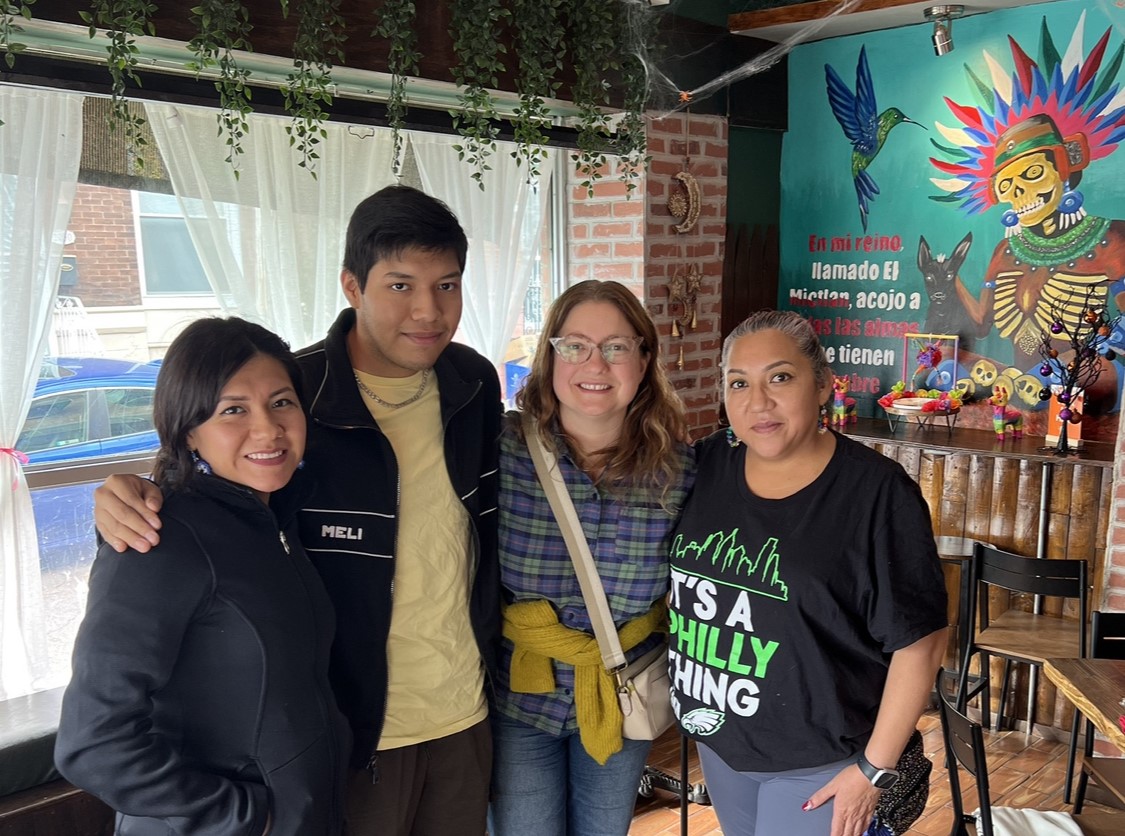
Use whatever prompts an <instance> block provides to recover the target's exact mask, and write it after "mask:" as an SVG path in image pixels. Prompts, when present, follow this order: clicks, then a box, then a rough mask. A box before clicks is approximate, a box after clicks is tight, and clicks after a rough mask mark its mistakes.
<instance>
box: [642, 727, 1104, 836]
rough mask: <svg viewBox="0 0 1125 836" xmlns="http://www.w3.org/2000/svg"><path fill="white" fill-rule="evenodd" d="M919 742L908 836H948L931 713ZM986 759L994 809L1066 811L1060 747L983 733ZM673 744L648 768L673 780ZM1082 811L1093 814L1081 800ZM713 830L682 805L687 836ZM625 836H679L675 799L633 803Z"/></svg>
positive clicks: (703, 816)
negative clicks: (916, 803) (922, 752)
mask: <svg viewBox="0 0 1125 836" xmlns="http://www.w3.org/2000/svg"><path fill="white" fill-rule="evenodd" d="M919 728H921V729H922V732H923V738H924V741H925V747H926V755H927V756H929V758H930V760H931V761H932V762H933V765H934V771H933V777H932V780H931V783H930V800H929V803H928V804H927V805H926V811H925V812H924V813H923V814H922V817H921V818H920V819H919V820H918V821H917V822H916V823H915V825H914V827H913V828H912V829H911V830H910V831H909V832H910V833H912V834H919V835H920V836H921V835H922V834H924V836H949V833H950V831H951V829H952V827H953V812H952V808H951V807H950V789H949V779H948V777H947V776H946V772H945V768H944V766H943V760H944V758H943V756H942V741H941V723H940V722H939V720H938V716H937V712H936V711H931V712H927V713H926V714H925V715H924V716H923V717H922V721H921V723H920V724H919ZM985 740H986V748H987V754H988V773H989V781H990V783H991V788H992V803H993V805H995V806H1008V807H1033V808H1036V809H1039V810H1069V809H1070V808H1069V806H1068V805H1066V804H1063V800H1062V787H1063V773H1064V772H1065V771H1066V744H1065V743H1059V742H1056V741H1053V740H1047V739H1044V738H1043V737H1040V736H1038V735H1028V734H1026V733H1024V732H1016V731H1006V732H985ZM679 763H680V755H679V738H678V736H677V735H676V734H675V733H674V732H673V733H671V734H669V735H665V736H664V737H662V738H661V739H660V740H658V741H657V742H656V745H655V746H654V747H653V751H652V755H651V756H650V757H649V764H650V765H652V766H655V767H657V768H659V769H663V770H665V771H666V772H670V773H672V774H674V775H677V776H678V775H679ZM689 766H690V768H691V769H690V773H689V775H690V781H691V782H692V783H698V782H701V781H702V780H703V776H702V773H701V772H700V771H699V763H698V760H697V758H696V757H695V750H694V748H692V749H691V750H690V756H689ZM962 785H963V787H965V788H972V789H969V790H968V791H967V792H966V797H965V805H966V809H968V810H970V811H971V810H974V809H976V807H977V802H976V791H975V785H974V784H973V781H972V778H970V777H968V775H967V774H965V773H964V772H962ZM1086 809H1089V810H1096V809H1099V808H1098V805H1097V804H1093V803H1091V801H1090V800H1089V797H1087V802H1086ZM722 832H723V831H722V830H721V829H720V828H719V822H718V819H717V818H715V813H714V810H713V809H712V808H711V807H704V806H701V805H699V804H689V805H688V833H689V834H690V836H719V834H721V833H722ZM629 833H630V836H679V833H680V808H679V799H678V798H677V797H674V796H673V795H671V794H670V793H667V792H663V791H660V790H657V791H656V793H655V794H654V795H653V797H652V798H647V799H646V798H641V799H638V801H637V808H636V813H635V814H634V816H633V826H632V827H631V828H630V829H629Z"/></svg>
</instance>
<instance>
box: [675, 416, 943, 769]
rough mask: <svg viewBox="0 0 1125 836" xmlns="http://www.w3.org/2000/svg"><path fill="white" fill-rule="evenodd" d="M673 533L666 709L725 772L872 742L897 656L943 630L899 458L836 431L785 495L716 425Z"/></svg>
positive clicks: (928, 535) (935, 579)
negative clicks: (823, 453) (764, 484)
mask: <svg viewBox="0 0 1125 836" xmlns="http://www.w3.org/2000/svg"><path fill="white" fill-rule="evenodd" d="M697 453H698V474H697V479H696V483H695V489H694V491H693V493H692V495H691V497H690V498H689V499H688V502H687V505H686V507H685V509H684V512H683V515H682V517H681V519H680V523H679V525H678V526H677V528H676V531H675V534H674V536H673V541H672V550H671V558H670V561H671V569H672V592H671V604H670V609H671V647H670V653H669V664H670V666H671V674H672V697H673V705H674V706H675V708H676V711H677V714H678V716H679V718H680V724H681V726H682V727H683V729H684V731H685V732H686V733H687V734H689V735H691V736H692V737H694V738H696V739H697V740H700V741H702V742H703V743H706V744H707V745H708V746H709V747H711V748H712V749H713V750H715V752H717V753H718V755H719V756H720V757H722V759H723V760H724V761H726V763H727V764H728V765H729V766H731V767H732V768H733V769H736V770H739V771H744V772H745V771H750V772H780V771H784V770H788V769H799V768H805V767H812V766H821V765H823V764H827V763H832V762H834V761H837V760H841V759H843V758H846V757H849V756H850V755H852V754H854V753H855V752H857V751H859V750H860V748H861V747H863V746H864V745H865V744H866V743H867V740H868V738H869V737H870V736H871V730H872V728H873V727H874V724H875V716H876V714H877V712H878V709H879V701H880V699H881V697H882V692H883V685H884V683H885V682H886V676H887V667H888V665H889V664H890V658H891V654H892V653H893V652H894V651H896V650H899V649H901V648H903V647H907V646H908V645H911V644H913V643H914V642H915V641H917V640H919V639H921V638H923V637H924V636H927V635H929V634H930V633H932V632H934V631H935V630H938V629H941V628H942V627H944V626H946V623H947V619H946V609H945V606H946V594H945V583H944V581H943V578H942V573H941V565H940V563H939V561H938V556H937V549H936V547H935V545H934V537H933V531H932V528H931V525H930V513H929V510H928V508H927V506H926V502H925V500H924V499H923V497H922V493H921V491H920V490H919V488H918V485H917V484H916V483H915V482H914V480H912V479H911V478H910V477H909V476H907V474H906V472H905V471H904V470H903V469H902V467H901V466H899V464H898V463H897V462H894V461H892V460H891V459H888V458H886V457H885V456H883V455H881V454H879V453H877V452H875V451H873V450H870V449H868V448H867V447H864V446H863V445H862V444H859V443H857V442H855V441H852V440H851V439H848V438H846V437H844V436H837V438H836V451H835V453H834V454H833V456H832V459H831V460H830V461H829V463H828V466H827V467H826V468H825V469H824V472H823V473H822V474H821V475H820V476H819V477H818V478H817V479H816V480H815V481H814V482H813V483H812V484H811V485H809V486H807V487H805V488H803V489H802V490H800V491H798V492H797V493H796V494H794V495H792V496H790V497H786V498H785V499H762V498H761V497H758V496H755V495H754V494H752V493H751V492H750V489H749V488H748V487H747V485H746V479H745V477H744V463H745V457H746V448H745V446H741V445H740V446H739V447H737V448H734V449H732V448H731V447H730V445H729V444H728V443H727V440H726V436H725V434H722V433H717V434H715V435H713V436H711V437H710V438H708V439H705V440H704V441H702V442H700V444H699V445H698V450H697Z"/></svg>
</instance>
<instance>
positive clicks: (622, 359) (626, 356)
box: [550, 334, 645, 365]
mask: <svg viewBox="0 0 1125 836" xmlns="http://www.w3.org/2000/svg"><path fill="white" fill-rule="evenodd" d="M644 339H645V338H644V337H610V338H609V339H608V340H603V341H602V342H600V343H592V342H590V341H589V340H588V339H586V338H585V337H577V336H575V335H573V334H567V335H566V336H565V337H551V339H550V343H551V347H552V348H554V349H555V353H556V354H557V355H559V359H561V360H562V361H563V362H564V363H574V364H578V363H585V362H586V361H587V360H589V359H590V358H591V357H593V356H594V349H595V348H596V349H597V350H598V351H600V352H601V354H602V357H604V358H605V361H606V362H607V363H613V364H615V365H617V364H620V363H628V362H629V360H631V359H632V358H633V355H634V354H636V353H637V351H639V350H640V347H641V344H642V343H644Z"/></svg>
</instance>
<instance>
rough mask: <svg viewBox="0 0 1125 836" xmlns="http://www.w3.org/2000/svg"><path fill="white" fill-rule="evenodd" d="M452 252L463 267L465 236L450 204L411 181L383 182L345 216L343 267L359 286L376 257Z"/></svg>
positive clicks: (363, 284)
mask: <svg viewBox="0 0 1125 836" xmlns="http://www.w3.org/2000/svg"><path fill="white" fill-rule="evenodd" d="M411 248H415V249H419V250H422V251H424V252H428V253H438V252H446V251H451V252H453V254H454V255H456V256H457V264H458V265H459V266H460V267H461V270H462V271H464V269H465V258H466V257H467V255H468V252H469V241H468V239H467V238H466V237H465V230H464V229H462V228H461V224H460V222H458V220H457V216H456V215H454V214H453V212H452V211H450V209H449V207H448V206H446V205H445V204H444V203H442V202H441V201H440V200H438V199H437V198H436V197H430V195H428V194H426V193H425V192H420V191H418V190H417V189H412V188H411V187H410V186H387V187H386V188H383V189H379V191H377V192H375V194H373V195H371V196H370V197H367V198H364V200H362V201H361V202H360V204H359V205H358V206H357V207H356V208H355V211H353V212H352V217H351V220H349V221H348V235H347V239H346V240H345V241H344V269H345V270H347V271H348V272H349V273H351V274H352V275H353V276H355V280H356V283H357V284H358V285H359V289H360V290H361V291H362V290H363V289H364V287H365V286H366V285H367V274H368V273H369V272H370V271H371V268H372V267H374V266H375V264H376V262H379V261H381V260H382V259H384V258H397V257H399V256H401V255H402V253H403V251H404V250H408V249H411Z"/></svg>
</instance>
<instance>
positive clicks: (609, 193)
mask: <svg viewBox="0 0 1125 836" xmlns="http://www.w3.org/2000/svg"><path fill="white" fill-rule="evenodd" d="M612 159H613V158H611V162H609V163H607V165H606V166H605V167H603V168H602V171H601V174H602V178H601V179H600V180H599V181H598V182H596V183H595V184H594V193H593V195H590V194H589V193H588V191H587V190H586V188H585V187H584V186H582V185H581V181H582V180H583V177H582V176H581V175H580V174H578V173H577V172H576V171H575V170H574V166H573V165H569V166H567V168H568V170H569V171H570V175H569V178H568V181H567V190H568V202H569V203H570V227H569V240H568V246H569V248H570V253H569V255H570V258H569V260H568V261H569V269H570V276H569V277H568V278H569V281H568V282H567V284H568V285H572V284H577V283H578V282H581V281H585V280H586V279H600V280H602V281H606V280H608V279H613V280H614V281H618V282H621V283H622V284H623V285H626V286H628V287H629V288H630V289H631V290H632V291H633V292H634V293H636V294H637V297H638V298H640V299H644V244H643V243H642V241H643V237H644V211H645V205H644V200H643V198H642V197H641V194H640V193H643V188H644V185H643V179H642V184H641V186H639V187H638V188H637V189H636V190H634V193H633V195H632V197H627V196H626V189H625V184H624V183H623V182H622V181H621V180H620V179H619V175H618V171H617V167H616V166H615V164H614V162H613V161H612Z"/></svg>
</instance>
